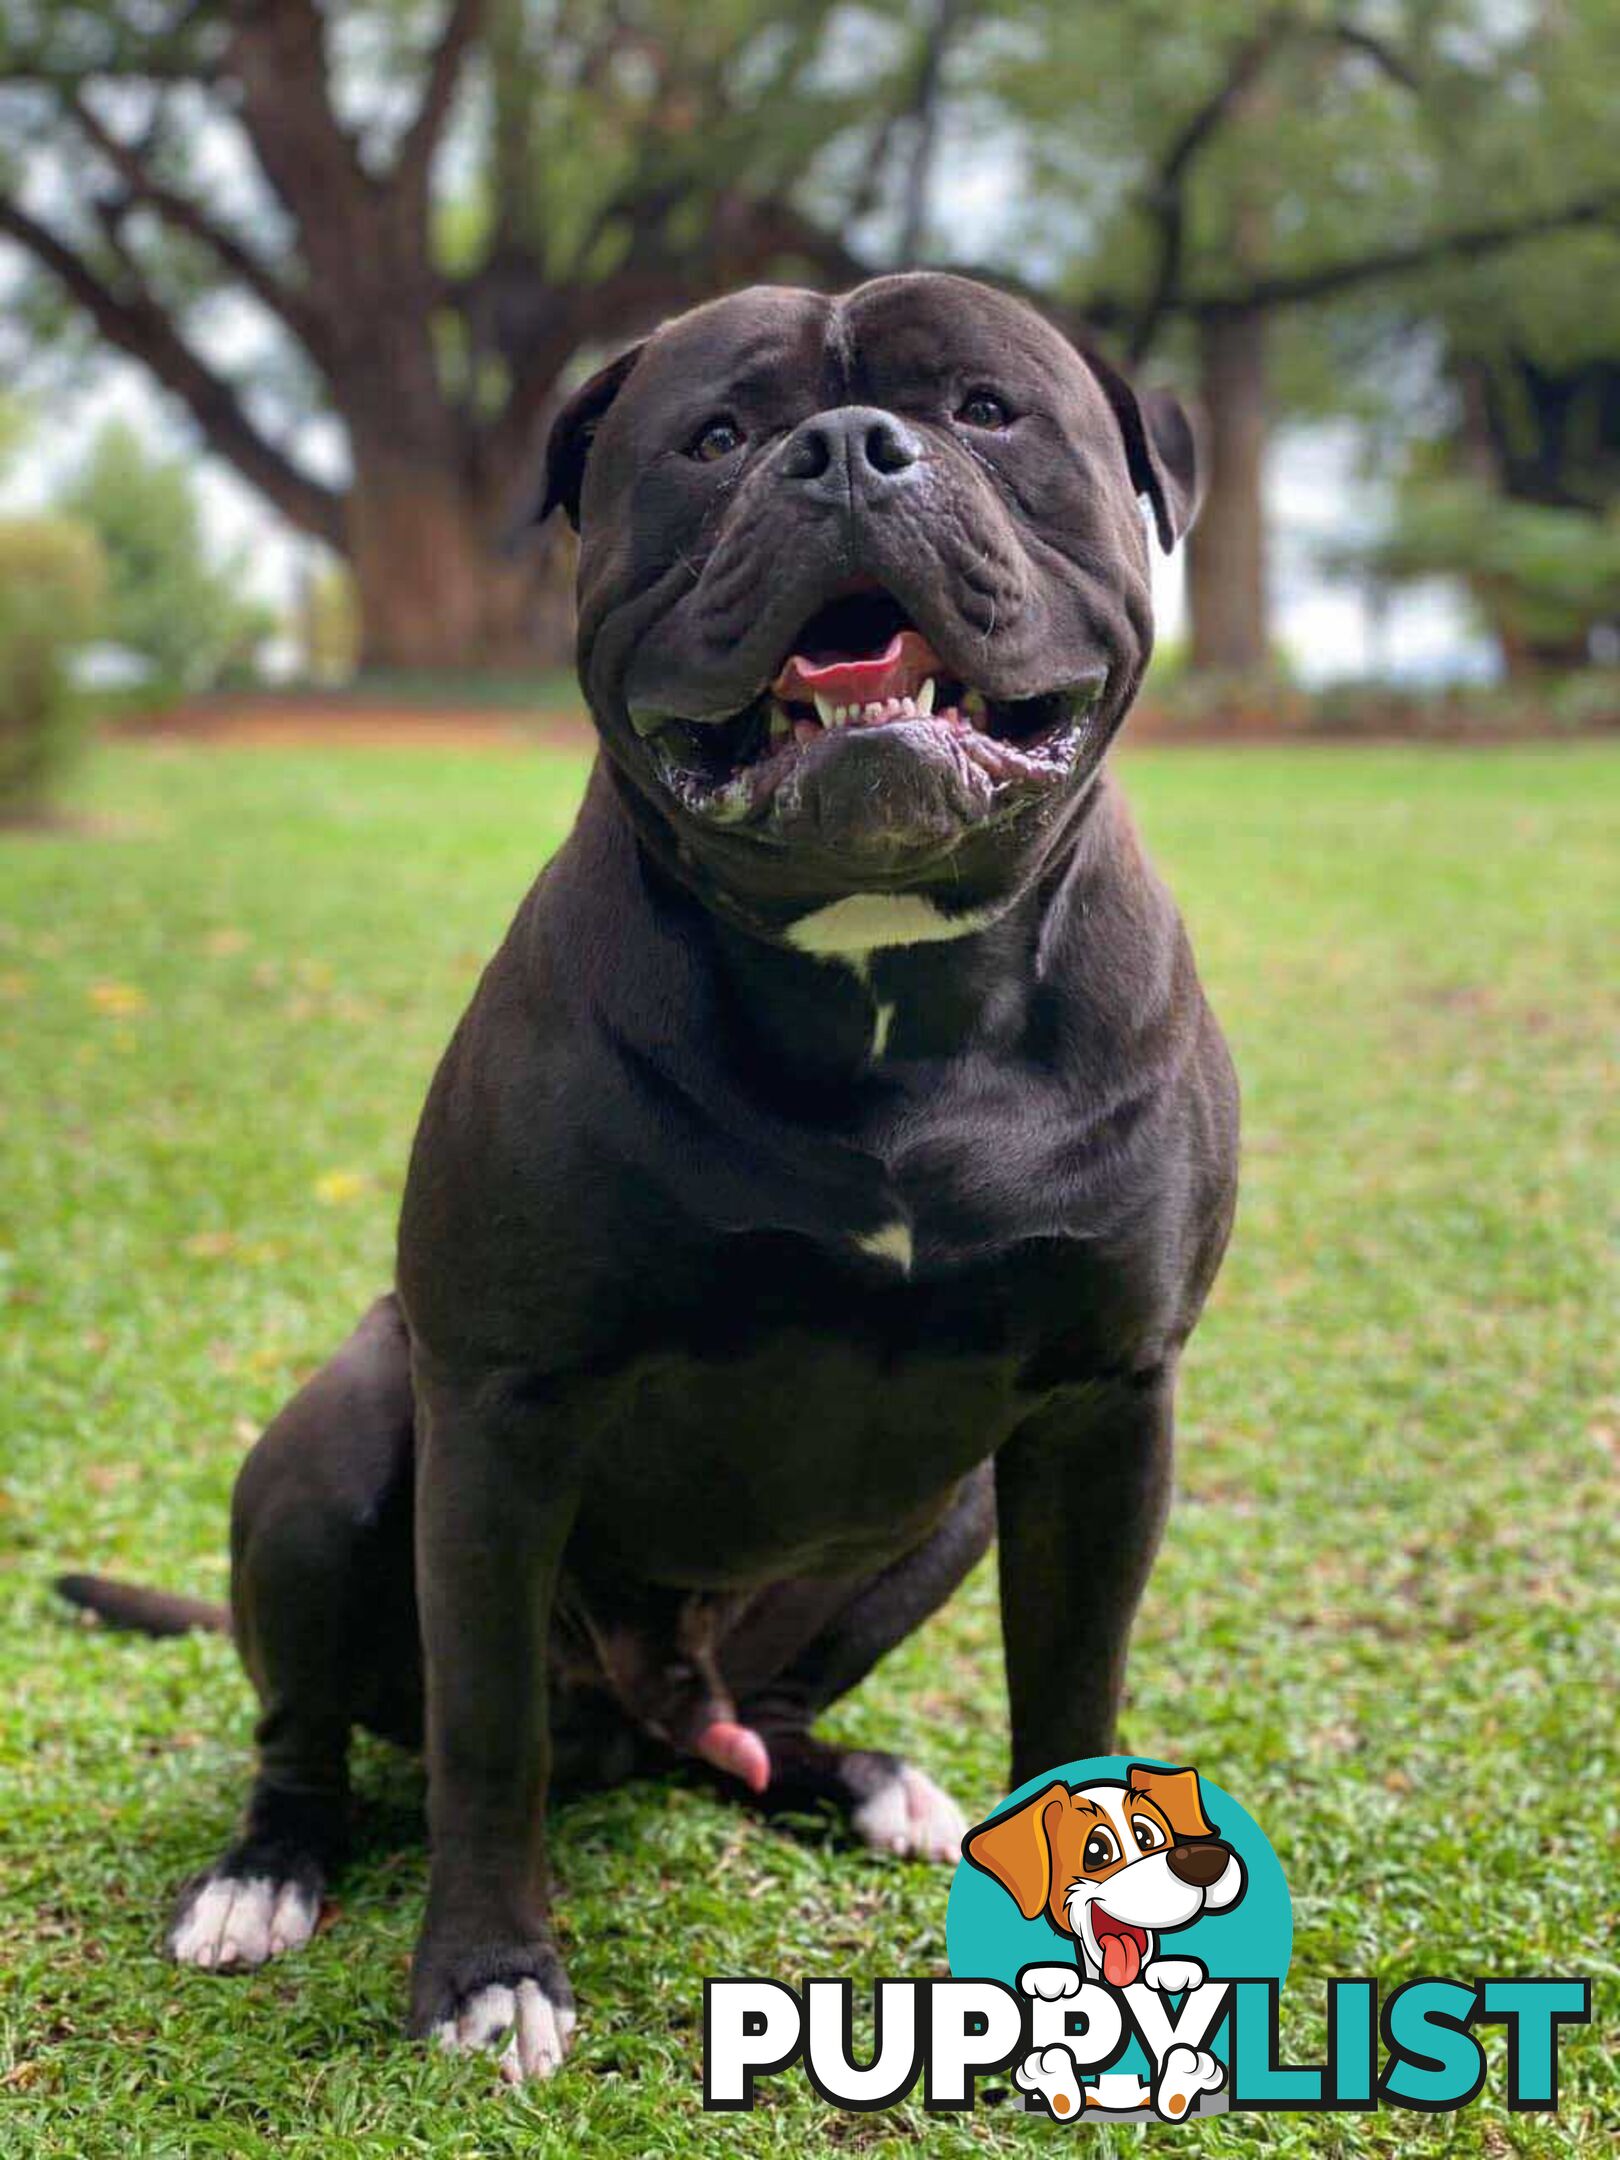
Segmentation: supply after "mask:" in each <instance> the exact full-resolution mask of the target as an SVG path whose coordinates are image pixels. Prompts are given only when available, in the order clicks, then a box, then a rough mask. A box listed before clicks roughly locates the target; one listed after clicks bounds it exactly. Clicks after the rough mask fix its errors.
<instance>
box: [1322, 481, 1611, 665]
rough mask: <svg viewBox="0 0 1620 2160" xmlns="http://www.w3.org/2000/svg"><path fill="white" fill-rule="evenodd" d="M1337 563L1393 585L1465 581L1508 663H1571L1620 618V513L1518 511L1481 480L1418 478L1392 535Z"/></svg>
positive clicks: (1521, 505) (1520, 505)
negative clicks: (1432, 580)
mask: <svg viewBox="0 0 1620 2160" xmlns="http://www.w3.org/2000/svg"><path fill="white" fill-rule="evenodd" d="M1339 559H1340V560H1341V561H1344V560H1350V559H1353V560H1354V562H1355V564H1356V566H1357V567H1359V568H1361V569H1363V570H1365V571H1370V572H1371V573H1372V575H1373V576H1374V577H1376V578H1380V579H1382V580H1384V581H1386V582H1387V583H1389V584H1395V585H1398V584H1403V583H1407V582H1411V581H1414V580H1417V579H1422V578H1430V577H1443V576H1449V577H1460V578H1461V579H1462V580H1463V581H1464V583H1465V584H1466V585H1467V586H1468V588H1469V590H1470V592H1471V593H1472V595H1473V598H1474V601H1475V605H1476V608H1477V609H1478V612H1479V613H1480V615H1481V617H1482V618H1483V620H1484V622H1485V624H1486V626H1487V627H1488V628H1489V629H1490V630H1492V631H1493V632H1494V633H1495V635H1496V636H1497V638H1498V639H1499V640H1500V642H1501V644H1502V647H1503V650H1504V653H1505V654H1506V656H1507V657H1508V659H1509V661H1510V662H1511V661H1513V660H1514V659H1515V658H1517V657H1519V656H1521V655H1523V656H1526V657H1532V658H1542V657H1546V656H1554V655H1556V656H1558V657H1559V658H1561V659H1563V660H1565V661H1573V660H1575V659H1576V658H1578V656H1579V653H1580V650H1581V647H1582V646H1583V645H1584V644H1585V642H1586V641H1587V640H1588V638H1589V637H1590V636H1591V634H1592V632H1593V631H1594V630H1595V629H1597V628H1599V627H1600V626H1602V625H1604V624H1613V623H1614V622H1615V621H1616V619H1617V618H1620V505H1617V506H1616V507H1614V508H1612V509H1611V510H1609V512H1608V513H1607V514H1606V515H1605V516H1597V515H1595V514H1594V513H1592V512H1591V511H1588V510H1575V509H1553V508H1549V507H1547V506H1546V505H1544V504H1541V503H1528V502H1517V501H1513V500H1511V499H1509V498H1508V497H1507V496H1504V495H1500V494H1497V493H1495V492H1494V491H1493V490H1491V489H1490V488H1487V487H1486V486H1485V485H1484V484H1483V483H1482V482H1480V481H1477V480H1472V479H1440V480H1434V479H1427V478H1418V479H1414V480H1413V481H1410V482H1409V483H1408V484H1407V486H1406V487H1405V488H1404V489H1403V490H1402V492H1401V495H1400V498H1399V501H1398V503H1397V508H1396V518H1395V523H1394V526H1393V529H1392V530H1391V531H1390V532H1388V533H1387V534H1385V535H1384V536H1383V537H1382V538H1381V539H1379V540H1376V541H1374V542H1372V543H1371V544H1370V545H1368V546H1365V547H1361V548H1358V549H1355V550H1353V551H1352V550H1341V551H1340V552H1339Z"/></svg>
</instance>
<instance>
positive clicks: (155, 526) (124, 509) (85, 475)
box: [63, 421, 275, 692]
mask: <svg viewBox="0 0 1620 2160" xmlns="http://www.w3.org/2000/svg"><path fill="white" fill-rule="evenodd" d="M63 502H64V505H65V507H66V508H68V509H69V510H70V511H71V512H72V513H73V515H74V516H76V517H78V518H81V519H82V520H83V521H84V522H85V524H87V525H88V526H90V527H91V528H92V530H93V531H94V532H95V533H96V534H97V536H98V537H99V539H100V541H101V544H102V546H103V548H104V549H105V551H106V556H107V565H108V593H107V615H106V632H107V635H108V636H109V637H110V638H111V639H113V640H114V641H115V642H116V643H118V644H120V645H124V646H127V647H128V648H129V650H130V651H131V652H135V653H139V654H140V655H141V656H142V657H143V658H144V659H146V660H149V661H150V662H151V664H152V667H153V670H154V672H155V675H156V677H157V680H158V684H159V686H160V687H161V689H162V690H163V691H165V692H179V691H194V690H203V689H207V688H209V687H210V686H211V685H212V684H213V683H215V682H217V681H218V680H219V679H220V677H221V676H222V675H223V674H225V673H226V672H227V670H230V669H233V668H235V669H241V668H244V667H246V666H249V665H250V664H251V661H252V657H253V653H254V650H255V648H256V647H257V646H259V645H260V644H262V643H263V641H264V640H265V638H266V637H268V636H269V635H270V633H271V632H272V631H273V629H274V628H275V616H274V614H273V613H272V612H271V611H270V610H269V609H268V608H266V607H265V606H263V605H262V604H261V603H260V602H258V601H254V600H244V599H243V597H242V595H241V584H242V578H243V569H244V566H243V563H242V562H241V560H240V559H233V560H230V561H227V562H224V563H220V564H218V565H215V564H214V563H211V562H210V560H209V556H208V550H207V545H206V542H205V539H204V535H203V526H202V517H201V513H200V511H199V508H198V503H197V495H196V487H195V483H194V481H193V478H192V475H191V472H190V470H189V468H188V467H187V466H186V464H185V463H183V462H182V461H181V460H179V459H169V458H164V457H161V456H158V455H156V454H154V453H151V452H149V451H147V450H146V449H145V448H144V447H143V445H142V443H141V441H140V439H139V437H138V436H137V435H136V434H135V433H134V431H133V430H132V429H131V428H129V427H127V426H125V425H124V424H123V423H122V422H120V421H111V422H109V423H108V424H107V425H106V426H105V427H104V428H103V429H102V430H101V432H100V434H99V435H98V436H97V437H96V440H95V442H94V444H93V445H92V446H91V450H90V454H89V456H88V458H87V459H86V460H85V463H84V466H83V467H82V469H81V470H80V472H79V473H78V475H77V477H76V478H75V479H74V480H73V481H72V482H71V484H70V485H69V486H68V488H67V489H66V491H65V493H64V496H63Z"/></svg>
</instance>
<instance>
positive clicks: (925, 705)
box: [916, 675, 934, 714]
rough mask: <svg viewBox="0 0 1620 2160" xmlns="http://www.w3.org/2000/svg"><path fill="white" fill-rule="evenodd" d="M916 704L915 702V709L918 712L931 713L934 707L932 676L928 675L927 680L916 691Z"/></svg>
mask: <svg viewBox="0 0 1620 2160" xmlns="http://www.w3.org/2000/svg"><path fill="white" fill-rule="evenodd" d="M916 704H917V710H918V711H919V712H920V713H925V714H926V713H931V712H932V711H933V709H934V678H933V676H932V675H930V676H929V678H928V680H927V681H926V682H925V683H924V684H923V685H922V687H921V688H920V689H919V690H918V692H917V699H916Z"/></svg>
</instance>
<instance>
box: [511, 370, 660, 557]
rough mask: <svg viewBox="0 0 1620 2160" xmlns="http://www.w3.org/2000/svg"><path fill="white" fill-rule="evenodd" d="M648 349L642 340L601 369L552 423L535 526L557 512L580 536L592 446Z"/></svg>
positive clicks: (579, 389)
mask: <svg viewBox="0 0 1620 2160" xmlns="http://www.w3.org/2000/svg"><path fill="white" fill-rule="evenodd" d="M645 344H646V340H645V339H642V340H641V343H640V344H636V345H632V346H631V347H630V349H629V350H628V351H627V352H622V353H620V355H619V357H618V359H617V360H610V361H609V362H608V364H607V366H606V367H604V368H598V369H597V371H596V373H595V374H594V375H592V376H591V377H590V378H589V379H588V380H587V381H585V382H582V383H581V384H580V386H579V388H578V389H577V390H576V391H575V392H574V394H573V396H572V397H571V398H569V399H568V401H567V403H566V404H565V405H564V406H563V408H562V411H561V412H559V413H558V415H557V417H556V419H555V420H553V421H552V423H551V432H550V434H549V435H547V437H546V482H545V492H544V493H543V494H542V495H541V497H540V507H539V509H538V510H537V511H536V512H535V517H534V522H535V523H536V524H537V525H541V524H544V522H545V520H546V519H547V518H548V517H550V515H551V513H552V511H553V510H559V509H560V510H565V511H566V512H567V513H568V522H569V524H570V525H572V526H573V528H574V530H575V532H578V531H579V498H580V495H581V493H582V491H583V489H584V486H585V460H586V459H587V458H588V457H589V456H590V451H591V443H592V440H593V438H594V437H595V434H596V431H597V429H598V428H599V427H600V426H601V425H602V418H603V415H604V414H605V413H606V411H607V409H608V407H609V406H610V405H611V404H612V403H613V400H614V399H615V398H616V397H617V396H618V394H619V392H620V391H621V390H622V389H623V388H624V386H625V384H626V383H627V382H628V381H629V379H630V374H631V370H632V369H633V368H634V367H635V364H636V362H637V361H638V360H639V359H640V358H641V354H642V347H643V346H644V345H645Z"/></svg>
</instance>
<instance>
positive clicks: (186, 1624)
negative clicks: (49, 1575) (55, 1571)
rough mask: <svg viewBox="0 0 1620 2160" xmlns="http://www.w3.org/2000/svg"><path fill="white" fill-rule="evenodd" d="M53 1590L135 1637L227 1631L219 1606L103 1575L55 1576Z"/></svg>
mask: <svg viewBox="0 0 1620 2160" xmlns="http://www.w3.org/2000/svg"><path fill="white" fill-rule="evenodd" d="M56 1588H57V1591H58V1592H59V1594H60V1595H61V1596H63V1597H65V1598H66V1599H67V1601H68V1603H69V1604H70V1605H77V1606H79V1607H81V1608H82V1610H83V1611H85V1612H90V1613H94V1614H95V1615H96V1617H97V1619H98V1620H104V1621H105V1622H106V1624H107V1626H108V1627H114V1628H129V1629H131V1630H133V1631H134V1632H135V1633H136V1634H138V1635H189V1634H190V1633H191V1632H192V1630H193V1629H194V1628H204V1629H206V1630H207V1631H208V1632H209V1633H210V1634H212V1635H228V1634H229V1633H230V1632H231V1616H230V1614H229V1613H228V1612H227V1611H226V1609H225V1607H224V1606H223V1605H210V1604H209V1603H208V1602H207V1600H206V1599H205V1598H193V1597H177V1596H176V1595H175V1593H174V1592H173V1591H172V1590H147V1589H143V1588H142V1586H141V1585H140V1584H139V1583H122V1582H111V1581H109V1579H108V1578H107V1577H106V1576H105V1575H58V1576H57V1578H56Z"/></svg>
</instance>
